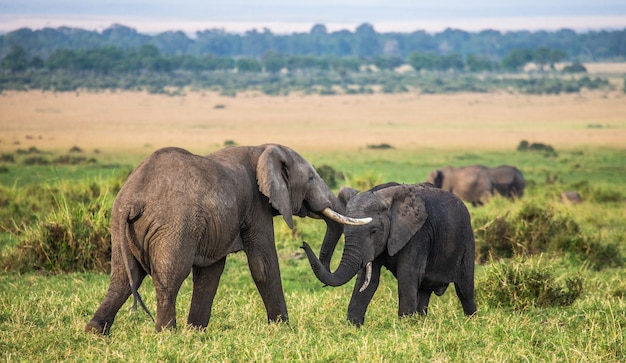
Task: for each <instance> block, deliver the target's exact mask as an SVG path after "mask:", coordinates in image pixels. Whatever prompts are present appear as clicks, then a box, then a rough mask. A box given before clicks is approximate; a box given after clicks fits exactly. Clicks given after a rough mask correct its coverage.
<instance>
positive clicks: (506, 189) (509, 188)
mask: <svg viewBox="0 0 626 363" xmlns="http://www.w3.org/2000/svg"><path fill="white" fill-rule="evenodd" d="M487 173H488V174H489V178H491V183H492V184H493V188H494V190H495V192H497V193H498V194H500V195H501V196H503V197H505V198H521V197H522V196H524V188H525V187H526V182H525V181H524V176H523V175H522V172H521V171H520V170H519V169H518V168H516V167H514V166H511V165H500V166H497V167H495V168H487Z"/></svg>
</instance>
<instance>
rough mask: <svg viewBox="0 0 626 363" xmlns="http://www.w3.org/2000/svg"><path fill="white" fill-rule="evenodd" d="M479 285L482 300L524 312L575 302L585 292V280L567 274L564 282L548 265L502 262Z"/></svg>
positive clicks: (498, 306) (495, 265)
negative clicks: (560, 281)
mask: <svg viewBox="0 0 626 363" xmlns="http://www.w3.org/2000/svg"><path fill="white" fill-rule="evenodd" d="M478 286H479V289H478V290H477V295H478V296H479V300H480V301H481V302H482V303H486V304H487V305H489V306H493V307H496V308H512V309H513V310H519V311H524V310H527V309H529V308H535V307H539V308H546V307H557V306H568V305H571V304H572V303H573V302H574V301H575V300H576V299H577V298H578V297H579V296H580V295H581V293H582V291H583V279H582V278H581V277H579V276H574V277H567V278H565V279H564V282H563V284H560V283H558V282H557V280H556V278H555V277H554V275H553V273H552V272H551V271H550V269H549V268H548V267H540V266H531V265H529V264H524V263H520V262H514V263H512V264H509V263H498V264H494V265H492V266H490V268H489V270H488V273H487V277H486V278H485V279H484V280H482V281H480V282H479V284H478Z"/></svg>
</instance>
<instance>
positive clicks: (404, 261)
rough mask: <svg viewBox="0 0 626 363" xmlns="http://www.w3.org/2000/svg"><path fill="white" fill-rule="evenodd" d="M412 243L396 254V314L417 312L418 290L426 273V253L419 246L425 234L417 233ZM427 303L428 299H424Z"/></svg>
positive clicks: (403, 314) (400, 315) (405, 314)
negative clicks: (399, 253)
mask: <svg viewBox="0 0 626 363" xmlns="http://www.w3.org/2000/svg"><path fill="white" fill-rule="evenodd" d="M418 238H419V239H418V240H417V241H416V243H414V244H409V245H408V246H407V248H409V250H406V251H404V254H402V255H400V256H398V267H397V273H396V277H397V279H398V316H399V317H403V316H409V315H413V314H415V313H417V312H418V311H419V310H418V291H419V290H420V284H421V282H422V280H423V279H424V275H425V274H426V259H427V256H428V253H425V252H424V251H421V250H420V249H419V246H422V245H424V242H423V241H422V240H423V239H425V238H426V237H425V236H422V235H419V237H418ZM426 303H428V301H426Z"/></svg>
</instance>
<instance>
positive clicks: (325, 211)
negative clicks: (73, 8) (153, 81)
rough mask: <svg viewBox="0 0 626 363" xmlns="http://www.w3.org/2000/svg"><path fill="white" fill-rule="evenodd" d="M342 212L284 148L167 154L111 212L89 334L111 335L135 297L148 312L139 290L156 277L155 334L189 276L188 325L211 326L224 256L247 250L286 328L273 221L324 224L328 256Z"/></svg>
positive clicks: (138, 173) (135, 176)
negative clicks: (106, 270)
mask: <svg viewBox="0 0 626 363" xmlns="http://www.w3.org/2000/svg"><path fill="white" fill-rule="evenodd" d="M343 210H344V206H343V204H342V203H341V202H339V200H338V199H337V197H335V195H334V194H333V193H332V192H331V190H330V189H329V188H328V186H327V185H326V184H325V183H324V181H323V180H322V179H321V178H320V176H319V175H318V174H317V172H316V171H315V169H314V168H313V166H311V164H309V163H308V162H307V161H306V160H305V159H304V158H303V157H302V156H300V155H299V154H298V153H296V152H295V151H294V150H292V149H290V148H288V147H285V146H281V145H273V144H267V145H261V146H241V147H231V148H226V149H223V150H220V151H217V152H215V153H213V154H210V155H208V156H206V157H204V156H198V155H194V154H191V153H190V152H188V151H186V150H183V149H180V148H172V147H170V148H164V149H160V150H158V151H156V152H154V153H153V154H152V155H150V156H149V157H148V158H147V159H145V160H144V161H143V162H142V163H141V164H140V165H139V166H138V167H137V168H136V169H135V170H134V171H133V172H132V173H131V174H130V176H129V177H128V179H127V180H126V183H125V184H124V186H123V187H122V189H121V190H120V192H119V194H118V195H117V197H116V199H115V201H114V203H113V210H112V212H111V247H112V256H111V281H110V285H109V289H108V291H107V293H106V296H105V298H104V301H103V302H102V304H101V305H100V307H99V308H98V309H97V311H96V312H95V314H94V316H93V318H92V319H91V321H89V322H88V323H87V326H86V327H85V330H86V331H90V332H95V333H101V334H107V333H108V332H109V330H110V328H111V325H112V324H113V320H114V319H115V315H116V314H117V312H118V310H119V309H120V308H121V306H122V304H124V302H125V301H126V300H127V299H128V298H129V297H130V295H131V294H132V295H133V297H134V299H135V306H136V303H137V301H138V302H139V303H140V304H141V306H142V307H143V308H144V310H146V312H147V313H148V314H149V315H150V313H149V312H148V310H147V309H146V307H145V305H144V304H143V302H142V301H141V297H140V296H139V294H138V293H137V288H138V287H139V285H140V284H141V282H142V281H143V279H144V278H145V276H146V275H151V277H152V280H153V281H154V287H155V291H156V298H157V319H156V330H157V331H161V330H162V329H164V328H168V327H175V326H176V309H175V304H176V296H177V294H178V290H179V289H180V286H181V284H182V283H183V280H185V278H186V277H187V276H188V275H189V272H190V271H193V295H192V298H191V307H190V311H189V316H188V319H187V323H188V324H190V325H192V326H196V327H206V326H207V324H208V322H209V319H210V316H211V307H212V304H213V298H214V297H215V293H216V291H217V286H218V283H219V279H220V276H221V274H222V272H223V270H224V264H225V261H226V256H227V255H228V254H229V253H232V252H236V251H240V250H243V251H245V253H246V255H247V257H248V266H249V268H250V272H251V273H252V278H253V279H254V282H255V283H256V286H257V289H258V291H259V293H260V294H261V297H262V299H263V302H264V304H265V308H266V310H267V318H268V320H270V321H287V320H288V315H287V307H286V304H285V297H284V295H283V291H282V284H281V278H280V271H279V266H278V256H277V254H276V247H275V244H274V228H273V218H272V217H273V216H275V215H278V214H281V215H282V216H283V218H284V220H285V222H287V224H288V225H289V227H291V228H293V216H294V215H297V216H300V217H304V216H312V217H316V218H323V219H324V220H325V221H326V223H327V229H326V235H325V242H324V245H330V246H332V247H331V250H330V252H328V251H324V247H322V252H320V253H321V254H329V253H330V254H332V249H333V248H334V246H335V244H336V242H337V240H338V239H339V237H340V236H341V233H342V232H343V224H342V223H357V224H358V223H365V222H367V221H363V220H355V219H350V218H347V217H344V216H343V215H342V214H339V213H337V212H336V211H339V212H341V211H343Z"/></svg>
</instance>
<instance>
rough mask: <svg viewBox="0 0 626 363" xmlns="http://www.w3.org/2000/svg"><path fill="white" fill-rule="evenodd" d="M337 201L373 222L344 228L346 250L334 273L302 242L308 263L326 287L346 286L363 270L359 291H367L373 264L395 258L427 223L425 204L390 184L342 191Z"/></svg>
mask: <svg viewBox="0 0 626 363" xmlns="http://www.w3.org/2000/svg"><path fill="white" fill-rule="evenodd" d="M339 198H340V199H341V200H343V201H345V202H346V203H347V207H346V213H348V214H350V215H355V216H360V217H369V218H371V219H372V221H371V222H370V223H369V224H367V225H364V226H346V227H345V231H344V233H345V247H344V251H343V255H342V257H341V262H340V264H339V266H338V267H337V269H336V270H335V272H330V271H329V269H328V268H327V267H326V266H324V265H323V264H322V263H321V262H320V260H318V259H317V257H316V256H315V254H314V253H313V251H312V250H311V248H310V246H309V245H308V244H307V243H306V242H305V243H304V244H303V247H302V248H303V249H304V250H305V252H306V254H307V257H308V259H309V263H310V264H311V268H312V269H313V272H314V273H315V275H316V276H317V278H318V279H319V280H320V281H321V282H323V283H324V284H326V285H329V286H340V285H343V284H345V283H347V282H348V281H349V280H350V279H351V278H352V277H354V276H355V275H356V274H357V273H358V272H359V271H360V270H361V269H363V268H365V269H366V275H365V280H364V283H363V286H362V287H361V289H360V291H363V290H365V289H366V288H367V286H368V284H369V281H370V277H371V266H372V265H371V264H372V261H373V260H374V259H375V258H376V257H377V256H378V255H380V254H382V253H384V252H386V253H387V254H389V256H394V255H395V254H396V253H398V251H400V250H401V249H402V248H403V247H404V246H405V245H406V243H407V242H408V241H409V240H411V237H412V236H413V235H415V233H417V231H418V230H419V229H420V228H421V227H422V225H423V224H424V222H425V221H426V219H427V217H428V214H427V213H426V207H425V204H424V200H423V199H422V198H421V197H420V196H419V195H417V194H415V193H411V192H410V188H409V187H407V186H405V185H398V184H396V183H390V184H385V185H381V186H379V187H377V188H374V189H372V190H370V191H367V192H364V193H361V194H358V191H356V190H354V189H351V188H346V187H344V188H342V189H341V191H340V192H339Z"/></svg>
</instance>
